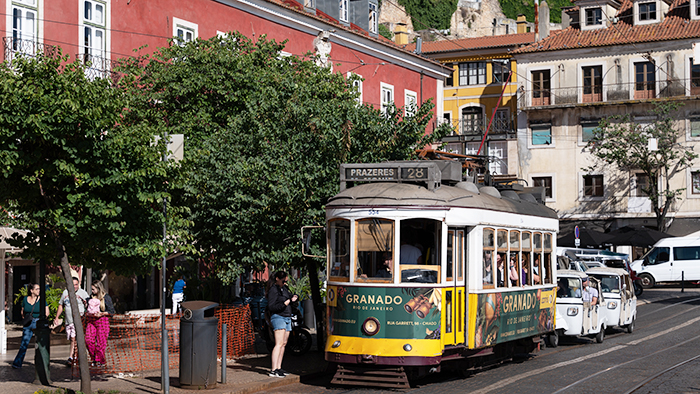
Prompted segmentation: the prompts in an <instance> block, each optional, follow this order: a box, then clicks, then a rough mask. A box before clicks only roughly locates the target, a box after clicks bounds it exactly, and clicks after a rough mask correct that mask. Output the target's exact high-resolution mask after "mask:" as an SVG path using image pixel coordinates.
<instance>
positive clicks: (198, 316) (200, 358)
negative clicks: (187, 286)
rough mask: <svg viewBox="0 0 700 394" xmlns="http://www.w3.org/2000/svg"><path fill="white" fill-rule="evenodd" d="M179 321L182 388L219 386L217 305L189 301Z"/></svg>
mask: <svg viewBox="0 0 700 394" xmlns="http://www.w3.org/2000/svg"><path fill="white" fill-rule="evenodd" d="M181 305H182V317H181V318H180V387H182V388H185V389H201V388H205V389H210V388H213V387H215V386H216V377H217V374H216V372H217V364H216V355H217V354H216V348H217V340H218V337H219V332H218V331H219V330H218V328H219V318H218V317H216V316H214V312H215V311H216V309H215V308H216V307H217V306H219V304H217V303H216V302H211V301H186V302H183V303H182V304H181Z"/></svg>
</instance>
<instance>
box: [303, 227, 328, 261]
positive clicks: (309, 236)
mask: <svg viewBox="0 0 700 394" xmlns="http://www.w3.org/2000/svg"><path fill="white" fill-rule="evenodd" d="M319 231H321V232H322V233H320V234H319ZM323 233H325V229H324V227H323V226H304V227H302V228H301V254H302V255H304V256H306V257H318V258H326V256H325V255H323V256H319V255H315V254H313V252H312V251H311V246H312V245H313V240H314V238H316V239H318V238H317V237H320V239H325V237H323Z"/></svg>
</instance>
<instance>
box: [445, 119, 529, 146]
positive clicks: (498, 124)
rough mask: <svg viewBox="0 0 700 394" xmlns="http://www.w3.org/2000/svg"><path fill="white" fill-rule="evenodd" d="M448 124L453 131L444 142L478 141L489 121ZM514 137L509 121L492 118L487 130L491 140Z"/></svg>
mask: <svg viewBox="0 0 700 394" xmlns="http://www.w3.org/2000/svg"><path fill="white" fill-rule="evenodd" d="M450 123H451V124H452V127H454V130H455V131H454V133H453V134H451V135H449V136H448V137H447V138H446V140H448V141H449V140H460V141H480V140H481V139H482V138H483V136H484V133H485V132H486V129H487V128H488V125H489V119H488V118H471V119H461V120H452V121H451V122H450ZM514 135H515V130H513V129H512V127H511V122H510V119H507V118H503V117H498V116H497V117H496V118H494V120H493V123H492V124H491V129H490V130H489V136H491V138H492V139H506V138H509V137H513V136H514Z"/></svg>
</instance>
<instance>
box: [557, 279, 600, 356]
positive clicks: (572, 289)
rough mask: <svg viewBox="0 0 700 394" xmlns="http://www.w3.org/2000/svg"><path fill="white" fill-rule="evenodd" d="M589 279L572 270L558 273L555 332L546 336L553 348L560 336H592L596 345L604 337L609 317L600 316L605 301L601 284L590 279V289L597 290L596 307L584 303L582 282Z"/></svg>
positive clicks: (589, 303)
mask: <svg viewBox="0 0 700 394" xmlns="http://www.w3.org/2000/svg"><path fill="white" fill-rule="evenodd" d="M587 278H589V277H588V275H587V273H586V272H580V271H573V270H558V271H557V285H558V288H557V314H556V324H555V331H554V332H553V333H552V334H550V335H549V338H548V339H549V344H550V345H551V346H553V347H556V346H557V345H558V344H559V337H560V336H572V337H578V336H587V337H595V339H596V342H598V343H602V342H603V340H604V338H605V327H607V325H608V322H607V319H608V315H607V314H606V313H603V311H602V309H601V306H602V308H605V306H604V305H606V298H605V294H604V293H603V292H602V291H601V287H600V282H599V281H598V280H597V279H596V278H589V279H590V285H591V287H593V288H595V289H596V290H598V299H597V302H596V304H595V305H592V303H591V302H585V303H584V302H583V298H584V297H583V293H584V291H585V289H584V288H583V282H584V279H587Z"/></svg>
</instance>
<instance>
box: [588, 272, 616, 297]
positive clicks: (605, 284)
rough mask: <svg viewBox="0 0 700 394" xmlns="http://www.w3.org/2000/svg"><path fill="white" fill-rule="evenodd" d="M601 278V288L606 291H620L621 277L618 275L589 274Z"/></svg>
mask: <svg viewBox="0 0 700 394" xmlns="http://www.w3.org/2000/svg"><path fill="white" fill-rule="evenodd" d="M589 275H591V276H592V277H594V278H597V279H598V280H600V288H601V290H602V291H604V292H606V293H619V292H620V278H619V277H618V276H617V275H600V274H589Z"/></svg>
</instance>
